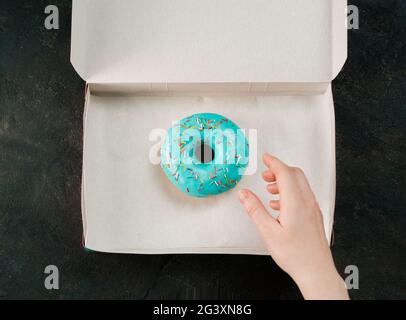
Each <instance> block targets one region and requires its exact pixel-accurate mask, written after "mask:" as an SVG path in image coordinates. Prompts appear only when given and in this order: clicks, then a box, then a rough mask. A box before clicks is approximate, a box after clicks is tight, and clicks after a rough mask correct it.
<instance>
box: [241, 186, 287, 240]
mask: <svg viewBox="0 0 406 320" xmlns="http://www.w3.org/2000/svg"><path fill="white" fill-rule="evenodd" d="M238 197H239V199H240V202H241V204H242V205H243V206H244V208H245V211H247V213H248V215H249V217H250V218H251V220H252V222H253V223H254V224H255V226H256V227H257V229H258V231H259V233H260V235H261V237H262V238H263V239H264V240H267V239H269V236H270V235H271V234H272V233H275V232H278V231H279V228H281V226H280V224H279V222H278V221H277V220H275V219H274V218H273V217H272V216H271V215H270V214H269V212H268V211H267V210H266V209H265V207H264V205H263V204H262V202H261V200H260V199H259V198H258V197H257V196H256V195H255V194H254V193H252V192H251V191H249V190H240V191H239V192H238Z"/></svg>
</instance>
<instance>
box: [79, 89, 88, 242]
mask: <svg viewBox="0 0 406 320" xmlns="http://www.w3.org/2000/svg"><path fill="white" fill-rule="evenodd" d="M89 101H90V88H89V85H88V84H86V86H85V105H84V112H83V152H82V185H81V211H82V225H83V237H82V246H83V247H86V244H87V220H86V203H85V182H86V181H85V176H86V174H85V171H84V168H85V166H84V165H83V163H84V161H85V150H86V146H85V144H86V139H85V134H86V121H87V111H88V106H89Z"/></svg>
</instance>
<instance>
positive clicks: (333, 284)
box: [292, 266, 349, 300]
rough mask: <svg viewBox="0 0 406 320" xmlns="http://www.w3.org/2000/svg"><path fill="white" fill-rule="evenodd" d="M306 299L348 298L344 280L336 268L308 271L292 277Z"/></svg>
mask: <svg viewBox="0 0 406 320" xmlns="http://www.w3.org/2000/svg"><path fill="white" fill-rule="evenodd" d="M292 278H293V280H294V281H295V282H296V284H297V285H298V287H299V289H300V291H301V293H302V295H303V297H304V298H305V299H306V300H348V299H349V296H348V291H347V288H346V286H345V282H344V280H343V279H342V278H341V276H340V275H339V274H338V272H337V270H336V268H335V267H334V266H333V268H328V269H324V270H318V271H317V272H308V273H303V274H301V275H298V276H295V277H292Z"/></svg>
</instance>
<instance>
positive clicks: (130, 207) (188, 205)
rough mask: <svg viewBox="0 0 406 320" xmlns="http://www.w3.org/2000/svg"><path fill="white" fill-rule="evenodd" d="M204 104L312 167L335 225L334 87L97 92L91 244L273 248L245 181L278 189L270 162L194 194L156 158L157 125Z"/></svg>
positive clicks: (127, 249)
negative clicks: (253, 218)
mask: <svg viewBox="0 0 406 320" xmlns="http://www.w3.org/2000/svg"><path fill="white" fill-rule="evenodd" d="M200 112H214V113H220V114H222V115H224V116H226V117H229V118H230V119H232V120H233V121H234V122H236V123H237V124H238V125H239V126H240V127H241V128H244V129H257V130H258V152H259V154H261V153H263V152H270V153H272V154H274V155H276V156H278V157H280V158H281V159H282V160H284V161H286V162H287V163H289V164H290V165H294V166H299V167H301V168H303V170H304V171H305V173H306V175H307V176H308V178H309V181H310V184H311V186H312V188H313V189H314V191H315V194H316V196H317V199H318V201H319V204H320V206H321V209H322V212H323V218H324V223H325V229H326V235H327V237H328V239H329V238H330V235H331V230H332V223H333V212H334V209H333V207H334V198H335V152H334V150H335V146H334V108H333V102H332V95H331V88H329V89H328V90H327V92H326V93H325V94H323V95H315V96H248V95H247V96H232V95H230V96H227V95H224V96H221V95H215V96H204V95H196V96H193V95H192V96H190V95H188V96H182V95H175V96H171V97H163V96H158V97H157V96H138V95H127V96H123V95H110V96H109V95H107V96H106V95H101V96H98V95H91V94H90V95H89V96H88V99H87V111H86V114H85V136H84V161H83V176H84V180H83V198H84V203H83V219H84V227H85V228H84V238H85V244H86V246H87V247H88V248H89V249H92V250H97V251H105V252H120V253H150V254H153V253H241V254H266V250H265V248H264V246H263V244H262V242H261V240H260V238H259V236H258V234H257V232H256V230H255V229H254V226H253V225H252V223H251V222H250V221H249V219H248V217H247V215H246V214H245V212H244V211H243V209H242V208H241V206H240V204H239V202H238V199H237V195H236V190H238V189H241V188H249V189H252V190H254V191H255V192H256V193H257V194H258V195H259V196H260V197H261V198H262V200H263V201H264V203H265V204H267V202H268V201H269V199H270V196H269V194H268V193H267V192H266V191H265V183H264V182H263V181H262V180H261V172H262V170H263V169H264V167H263V165H262V163H261V162H260V159H258V170H257V172H256V174H255V175H253V176H246V177H244V178H243V179H242V181H241V183H240V184H239V185H238V187H237V188H236V189H235V190H233V191H230V192H227V193H225V194H223V195H220V196H218V197H212V198H207V199H194V198H191V197H188V196H187V195H184V194H183V193H181V192H180V191H179V190H178V189H176V188H175V187H174V186H172V185H171V184H170V182H169V181H168V179H167V178H166V177H165V175H164V174H163V172H162V169H161V168H160V166H159V165H152V164H151V163H150V161H149V152H150V149H151V147H152V146H153V145H154V144H155V142H151V141H149V134H150V132H151V130H152V129H155V128H162V129H167V128H169V127H170V126H171V124H172V122H173V121H175V120H179V119H181V118H183V117H185V116H187V115H191V114H194V113H200Z"/></svg>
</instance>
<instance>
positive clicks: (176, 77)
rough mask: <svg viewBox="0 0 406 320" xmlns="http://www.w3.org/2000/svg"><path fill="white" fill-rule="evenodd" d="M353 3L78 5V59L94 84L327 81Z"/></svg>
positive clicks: (81, 1)
mask: <svg viewBox="0 0 406 320" xmlns="http://www.w3.org/2000/svg"><path fill="white" fill-rule="evenodd" d="M346 4H347V1H346V0H288V1H286V0H219V1H211V0H170V1H169V0H116V1H111V0H74V1H73V10H72V48H71V61H72V64H73V66H74V67H75V69H76V71H77V72H78V73H79V75H80V76H81V77H82V78H83V79H84V80H86V81H87V82H88V83H110V84H111V83H328V82H331V81H332V80H333V79H334V78H335V76H336V75H337V74H338V72H339V71H340V70H341V68H342V66H343V64H344V62H345V60H346V55H347V28H346Z"/></svg>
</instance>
